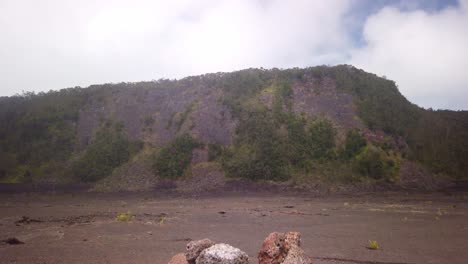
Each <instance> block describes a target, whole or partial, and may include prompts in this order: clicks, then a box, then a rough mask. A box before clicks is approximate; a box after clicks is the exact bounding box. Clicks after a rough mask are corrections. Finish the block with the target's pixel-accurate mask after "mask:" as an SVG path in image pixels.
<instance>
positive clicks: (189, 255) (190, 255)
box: [185, 238, 215, 264]
mask: <svg viewBox="0 0 468 264" xmlns="http://www.w3.org/2000/svg"><path fill="white" fill-rule="evenodd" d="M214 244H215V243H214V242H213V241H211V240H209V239H208V238H205V239H202V240H197V241H191V242H189V243H188V244H187V252H186V253H185V258H186V259H187V262H188V263H190V264H195V260H196V259H197V258H198V256H199V255H200V253H201V252H202V251H203V250H204V249H206V248H209V247H211V246H213V245H214Z"/></svg>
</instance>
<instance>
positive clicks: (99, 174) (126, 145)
mask: <svg viewBox="0 0 468 264" xmlns="http://www.w3.org/2000/svg"><path fill="white" fill-rule="evenodd" d="M142 146H143V144H142V142H139V141H130V140H128V139H127V136H126V135H125V133H124V131H123V127H122V125H120V124H112V123H111V122H105V123H104V124H103V126H102V128H101V129H100V130H99V131H98V132H97V134H96V137H95V139H94V141H93V142H92V143H91V145H90V146H88V148H87V149H86V152H85V153H84V154H83V155H82V156H81V157H79V158H78V159H77V160H76V161H75V162H74V163H73V165H72V173H73V175H74V176H75V177H77V178H78V179H80V180H81V181H84V182H93V181H96V180H99V179H101V178H103V177H105V176H108V175H109V174H111V173H112V171H113V170H114V169H115V168H117V167H118V166H120V165H122V164H123V163H125V162H127V161H128V160H129V159H130V157H132V156H133V155H134V154H135V153H137V152H138V151H139V150H140V149H141V148H142Z"/></svg>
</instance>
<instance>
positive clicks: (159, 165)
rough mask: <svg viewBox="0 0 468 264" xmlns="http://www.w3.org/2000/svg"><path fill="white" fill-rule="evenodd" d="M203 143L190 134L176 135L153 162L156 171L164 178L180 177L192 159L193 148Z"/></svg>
mask: <svg viewBox="0 0 468 264" xmlns="http://www.w3.org/2000/svg"><path fill="white" fill-rule="evenodd" d="M200 146H201V144H200V143H199V142H197V141H196V140H194V139H193V138H192V137H191V136H190V135H189V134H183V135H182V136H179V137H176V138H175V139H174V140H173V141H172V142H171V143H170V144H169V145H168V146H166V147H164V148H163V149H161V151H160V152H159V154H158V155H157V156H156V157H155V159H154V162H153V170H154V172H155V173H156V174H157V175H159V176H160V177H163V178H178V177H180V176H182V175H183V173H184V171H185V169H186V168H187V167H188V166H189V165H190V162H191V160H192V150H193V149H194V148H197V147H200Z"/></svg>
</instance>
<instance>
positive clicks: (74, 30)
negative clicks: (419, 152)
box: [0, 0, 468, 109]
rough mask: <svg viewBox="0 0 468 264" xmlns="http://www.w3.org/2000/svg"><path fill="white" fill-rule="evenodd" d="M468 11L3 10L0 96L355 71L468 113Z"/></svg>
mask: <svg viewBox="0 0 468 264" xmlns="http://www.w3.org/2000/svg"><path fill="white" fill-rule="evenodd" d="M467 49H468V0H462V1H460V2H457V1H430V0H420V1H416V0H415V1H411V0H401V1H388V0H336V1H334V0H327V1H323V0H316V1H313V0H309V1H306V0H304V1H301V0H298V1H295V0H288V1H284V0H258V1H255V0H232V1H228V0H225V1H224V0H207V1H203V0H192V1H189V0H181V1H155V0H132V1H120V0H112V1H98V0H80V1H76V0H73V1H68V0H11V1H10V0H0V96H3V95H13V94H15V93H21V91H23V90H24V91H36V92H38V91H48V90H51V89H53V90H55V89H60V88H65V87H74V86H82V87H86V86H88V85H90V84H98V83H108V82H122V81H142V80H152V79H159V78H181V77H184V76H188V75H195V74H202V73H207V72H218V71H232V70H238V69H243V68H249V67H264V68H272V67H278V68H288V67H307V66H314V65H320V64H329V65H336V64H343V63H347V64H353V65H355V66H356V67H358V68H362V69H364V70H366V71H369V72H373V73H376V74H378V75H385V76H387V78H389V79H392V80H395V81H396V83H397V85H398V86H399V89H400V91H401V92H402V93H403V95H405V96H406V97H407V98H408V99H409V100H410V101H412V102H414V103H416V104H418V105H420V106H423V107H426V108H428V107H433V108H448V109H468V51H467Z"/></svg>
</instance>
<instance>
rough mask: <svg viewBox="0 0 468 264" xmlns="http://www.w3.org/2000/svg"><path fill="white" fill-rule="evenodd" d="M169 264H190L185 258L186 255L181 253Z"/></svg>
mask: <svg viewBox="0 0 468 264" xmlns="http://www.w3.org/2000/svg"><path fill="white" fill-rule="evenodd" d="M168 264H188V262H187V259H186V258H185V254H184V253H179V254H177V255H175V256H173V257H172V258H171V260H169V263H168Z"/></svg>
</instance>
